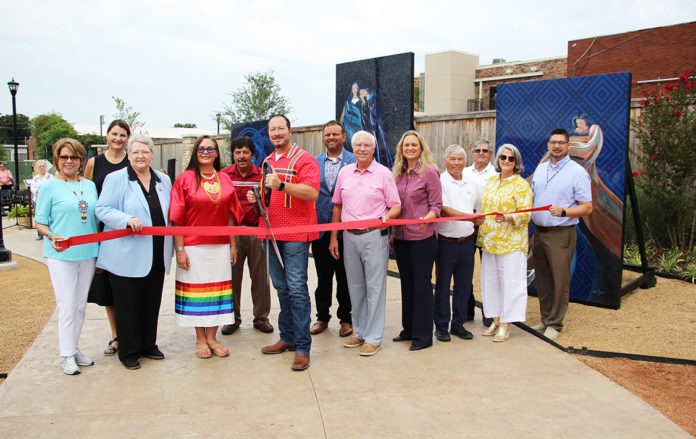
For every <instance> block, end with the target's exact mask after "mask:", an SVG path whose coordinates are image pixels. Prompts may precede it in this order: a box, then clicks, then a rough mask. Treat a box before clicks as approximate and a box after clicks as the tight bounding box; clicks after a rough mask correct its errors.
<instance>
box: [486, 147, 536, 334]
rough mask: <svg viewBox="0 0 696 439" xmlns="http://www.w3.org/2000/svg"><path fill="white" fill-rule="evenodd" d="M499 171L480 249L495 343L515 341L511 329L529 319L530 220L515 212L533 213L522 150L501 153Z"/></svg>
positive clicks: (488, 196) (491, 183)
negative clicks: (528, 241) (511, 338)
mask: <svg viewBox="0 0 696 439" xmlns="http://www.w3.org/2000/svg"><path fill="white" fill-rule="evenodd" d="M495 170H496V171H497V172H498V173H499V175H496V176H493V177H491V178H490V179H489V180H488V184H487V185H486V188H485V190H484V192H483V195H482V197H481V213H483V214H486V213H492V212H497V213H498V214H497V215H487V216H485V217H483V218H480V219H478V220H476V224H478V225H480V226H481V227H480V228H479V232H478V243H477V245H479V246H480V247H481V248H483V257H482V263H481V297H482V301H483V311H484V314H485V315H486V317H489V318H493V323H492V324H491V325H490V326H489V327H488V328H487V329H486V330H485V331H483V333H482V335H486V336H493V341H496V342H502V341H505V340H507V339H508V338H510V323H512V322H523V321H525V319H526V315H527V240H528V232H527V225H528V224H529V219H530V217H531V214H530V213H528V212H526V213H515V214H510V213H507V212H515V211H519V210H525V209H530V208H531V207H532V191H531V189H530V187H529V183H527V181H526V180H524V179H523V178H522V177H520V174H521V173H522V172H524V165H523V164H522V156H521V155H520V152H519V150H518V149H517V148H516V147H515V146H514V145H511V144H509V143H506V144H504V145H502V146H501V147H500V148H498V153H497V155H496V158H495Z"/></svg>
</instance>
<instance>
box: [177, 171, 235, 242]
mask: <svg viewBox="0 0 696 439" xmlns="http://www.w3.org/2000/svg"><path fill="white" fill-rule="evenodd" d="M217 174H218V176H219V177H220V186H221V187H220V195H219V200H220V201H219V202H218V203H217V204H215V203H213V202H212V201H211V200H210V198H209V197H208V194H207V193H206V192H205V190H203V188H202V187H201V186H200V185H198V184H197V182H196V173H195V171H194V170H193V169H189V170H187V171H184V172H182V173H181V175H179V177H177V179H176V181H175V182H174V186H172V199H171V202H170V203H169V220H170V221H172V222H174V223H176V224H177V225H179V226H226V225H227V213H228V212H232V214H233V215H234V217H235V220H236V221H237V224H239V222H240V221H241V219H242V216H243V212H242V208H241V206H240V205H239V200H237V195H236V193H235V190H234V186H233V184H232V180H231V179H230V177H229V176H228V175H227V174H224V173H222V172H218V173H217ZM229 242H230V239H229V236H195V235H194V236H184V245H186V246H189V245H203V244H229Z"/></svg>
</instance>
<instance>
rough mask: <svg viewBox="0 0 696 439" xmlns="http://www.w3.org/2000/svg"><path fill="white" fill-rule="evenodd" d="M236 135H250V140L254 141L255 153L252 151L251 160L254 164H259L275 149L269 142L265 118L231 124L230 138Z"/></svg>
mask: <svg viewBox="0 0 696 439" xmlns="http://www.w3.org/2000/svg"><path fill="white" fill-rule="evenodd" d="M237 137H251V140H253V141H254V148H256V153H254V157H253V158H252V160H251V161H252V162H253V163H254V164H255V165H256V166H261V163H263V161H264V159H265V158H266V157H268V155H269V154H270V153H272V152H273V151H274V150H275V147H274V146H273V144H271V139H269V138H268V121H267V120H257V121H254V122H247V123H240V124H237V125H233V126H232V130H231V135H230V138H231V139H235V138H237Z"/></svg>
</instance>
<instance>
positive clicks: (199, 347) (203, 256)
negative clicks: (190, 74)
mask: <svg viewBox="0 0 696 439" xmlns="http://www.w3.org/2000/svg"><path fill="white" fill-rule="evenodd" d="M193 149H194V150H193V154H192V155H191V160H190V161H189V164H188V167H187V168H186V171H184V172H183V173H181V175H179V177H178V178H177V179H176V181H175V182H174V187H173V188H172V200H171V204H170V206H169V220H170V221H171V222H172V225H174V226H227V225H230V226H234V225H237V224H238V223H239V222H240V220H241V218H242V216H243V212H242V208H241V207H240V205H239V200H238V199H237V196H236V193H235V189H234V186H233V184H232V180H231V179H230V177H229V176H228V175H227V174H225V173H221V172H219V171H220V149H219V148H218V144H217V142H216V141H215V139H213V138H211V137H210V136H201V137H199V138H198V139H197V140H196V143H195V144H194V147H193ZM174 245H175V251H176V264H177V268H176V305H175V312H176V322H177V324H179V325H180V326H194V327H195V328H196V355H197V356H198V358H210V357H212V356H213V355H215V356H217V357H226V356H228V355H229V354H230V353H229V350H228V349H227V348H226V347H224V346H223V345H221V344H220V343H218V341H217V338H216V334H217V328H218V326H220V325H227V324H232V323H233V322H234V314H233V309H232V308H233V306H232V266H231V265H230V262H231V263H232V264H234V263H235V262H236V261H237V245H236V239H235V237H234V236H198V235H188V236H175V237H174Z"/></svg>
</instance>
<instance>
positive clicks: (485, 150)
mask: <svg viewBox="0 0 696 439" xmlns="http://www.w3.org/2000/svg"><path fill="white" fill-rule="evenodd" d="M474 152H475V153H476V154H482V153H483V154H488V153H489V152H491V150H490V149H475V150H474Z"/></svg>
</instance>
